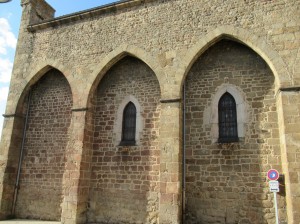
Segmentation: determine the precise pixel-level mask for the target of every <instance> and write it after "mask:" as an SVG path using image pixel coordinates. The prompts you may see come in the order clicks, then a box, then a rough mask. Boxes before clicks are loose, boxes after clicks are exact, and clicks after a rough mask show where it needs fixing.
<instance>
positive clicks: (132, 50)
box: [86, 44, 164, 107]
mask: <svg viewBox="0 0 300 224" xmlns="http://www.w3.org/2000/svg"><path fill="white" fill-rule="evenodd" d="M126 56H132V57H135V58H138V59H139V60H141V61H143V62H144V63H145V64H146V65H148V66H149V67H150V68H151V70H152V71H153V72H154V74H155V76H156V78H157V80H158V82H159V84H160V89H161V87H162V79H163V74H164V73H163V71H162V69H161V68H160V67H159V63H158V61H157V59H154V58H153V57H152V56H151V55H150V54H149V53H147V52H146V51H145V50H143V49H141V48H138V47H136V46H133V45H126V44H124V45H121V46H119V47H118V48H116V49H115V50H113V51H112V52H110V53H109V54H108V55H107V56H106V57H105V58H99V64H96V65H95V66H94V68H93V69H92V71H93V72H92V74H91V76H90V79H89V85H90V86H89V88H88V89H89V92H88V95H87V97H86V99H87V104H86V105H87V107H89V106H88V105H89V99H91V98H92V94H93V93H94V92H95V90H96V88H97V86H98V84H99V83H100V81H101V79H102V78H103V76H104V75H105V74H106V72H107V71H108V70H109V69H110V68H111V67H112V66H113V65H114V64H116V63H117V62H118V61H120V60H121V59H122V58H124V57H126Z"/></svg>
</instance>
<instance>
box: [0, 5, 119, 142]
mask: <svg viewBox="0 0 300 224" xmlns="http://www.w3.org/2000/svg"><path fill="white" fill-rule="evenodd" d="M46 1H47V2H48V3H49V4H50V5H51V6H52V7H53V8H54V9H55V10H56V13H55V16H56V17H57V16H61V15H66V14H70V13H73V12H78V11H81V10H85V9H89V8H93V7H97V6H101V5H105V4H108V3H112V2H117V0H46ZM21 13H22V8H21V6H20V0H12V1H11V2H9V3H2V4H1V3H0V139H1V133H2V125H3V117H2V114H4V113H5V106H6V100H7V94H8V90H9V83H10V75H11V70H12V67H13V60H14V55H15V48H16V43H17V38H18V31H19V26H20V20H21Z"/></svg>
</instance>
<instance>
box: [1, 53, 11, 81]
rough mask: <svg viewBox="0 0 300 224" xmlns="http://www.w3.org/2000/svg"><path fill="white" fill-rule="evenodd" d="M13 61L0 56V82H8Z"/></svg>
mask: <svg viewBox="0 0 300 224" xmlns="http://www.w3.org/2000/svg"><path fill="white" fill-rule="evenodd" d="M12 67H13V63H12V62H11V61H10V60H9V59H2V58H0V82H2V83H9V82H10V76H11V72H12Z"/></svg>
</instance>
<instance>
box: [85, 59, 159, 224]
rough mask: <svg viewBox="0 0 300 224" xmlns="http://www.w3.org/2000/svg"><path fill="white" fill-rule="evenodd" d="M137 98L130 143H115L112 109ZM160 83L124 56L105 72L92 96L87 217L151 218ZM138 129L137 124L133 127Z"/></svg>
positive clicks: (153, 213)
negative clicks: (137, 117)
mask: <svg viewBox="0 0 300 224" xmlns="http://www.w3.org/2000/svg"><path fill="white" fill-rule="evenodd" d="M128 96H134V98H136V99H137V101H138V103H139V105H140V108H141V111H140V113H141V114H140V117H141V122H142V124H141V125H142V127H143V128H142V129H141V132H140V133H139V134H138V135H137V134H136V137H137V136H139V137H138V138H139V139H135V140H136V144H135V145H128V146H120V145H119V144H120V140H121V139H119V138H118V136H120V135H119V134H118V133H116V130H114V127H115V126H118V127H122V125H120V124H119V125H116V124H115V122H117V121H118V119H117V116H118V114H117V113H118V108H119V107H120V105H121V104H122V102H123V100H124V99H125V98H126V97H127V98H128ZM159 99H160V88H159V83H158V80H157V79H156V76H155V74H154V73H153V71H152V70H151V69H150V68H149V67H148V66H147V65H146V64H145V63H143V62H142V61H140V60H139V59H137V58H134V57H129V56H127V57H125V58H123V59H121V60H120V61H119V62H117V63H116V64H115V65H114V66H112V68H111V69H110V70H109V71H108V72H107V73H106V74H105V76H104V77H103V79H102V80H101V82H100V84H99V86H98V88H97V90H96V93H95V95H94V97H93V102H92V104H93V105H94V110H93V115H92V116H93V122H92V123H93V125H94V126H93V129H94V130H93V152H92V166H91V179H90V193H89V202H88V205H89V207H88V211H87V219H88V220H87V221H88V222H90V223H93V222H105V223H118V222H126V223H141V224H142V223H153V222H154V223H155V222H156V221H157V218H158V204H159V201H158V195H159V154H160V152H159V149H158V136H159V129H158V127H159V115H160V106H159ZM118 122H122V119H121V120H120V121H118ZM137 131H138V129H137Z"/></svg>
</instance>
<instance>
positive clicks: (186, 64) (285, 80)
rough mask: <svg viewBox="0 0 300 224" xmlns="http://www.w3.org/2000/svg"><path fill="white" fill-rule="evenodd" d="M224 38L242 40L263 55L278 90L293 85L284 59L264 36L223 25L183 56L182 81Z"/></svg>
mask: <svg viewBox="0 0 300 224" xmlns="http://www.w3.org/2000/svg"><path fill="white" fill-rule="evenodd" d="M222 39H231V40H233V41H236V42H240V43H242V44H244V45H246V46H248V47H249V48H251V49H252V50H254V51H255V52H256V53H257V54H258V55H259V56H261V57H262V59H263V60H264V61H265V62H266V63H267V64H268V66H269V67H270V69H271V70H272V72H273V74H274V76H275V86H276V90H277V89H279V88H280V87H283V86H291V85H292V84H293V83H292V78H291V74H289V72H288V70H287V69H286V65H285V63H284V61H283V60H282V58H281V57H280V56H279V54H278V53H277V52H276V51H275V50H274V48H272V47H271V46H269V45H268V44H267V43H266V41H265V40H264V39H263V38H260V37H258V36H256V35H254V34H252V33H250V32H249V31H247V30H244V29H241V28H236V27H233V26H221V27H219V28H217V29H215V30H213V31H212V32H210V33H208V34H207V35H205V36H204V37H203V38H201V40H200V41H199V42H198V43H197V44H195V46H194V47H192V48H191V49H189V50H188V52H187V53H186V54H185V56H184V57H183V58H182V62H183V68H185V69H184V70H185V74H184V76H183V79H182V83H183V82H184V80H185V77H186V75H187V74H188V72H189V70H190V69H191V67H192V65H193V64H194V62H195V61H196V60H197V59H198V58H199V57H200V56H201V55H202V54H203V53H204V52H205V51H206V50H207V49H208V48H209V47H211V46H212V45H214V44H215V43H216V42H218V41H220V40H222Z"/></svg>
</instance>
